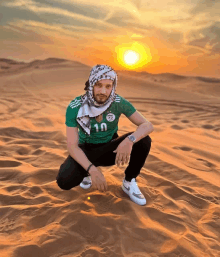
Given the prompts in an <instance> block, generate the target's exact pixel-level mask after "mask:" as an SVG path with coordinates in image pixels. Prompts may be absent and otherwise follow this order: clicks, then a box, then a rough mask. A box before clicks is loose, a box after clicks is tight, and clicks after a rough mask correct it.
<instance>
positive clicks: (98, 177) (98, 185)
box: [89, 165, 108, 192]
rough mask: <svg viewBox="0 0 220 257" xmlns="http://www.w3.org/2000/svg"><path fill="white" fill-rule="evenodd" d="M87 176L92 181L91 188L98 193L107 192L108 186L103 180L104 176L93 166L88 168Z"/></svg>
mask: <svg viewBox="0 0 220 257" xmlns="http://www.w3.org/2000/svg"><path fill="white" fill-rule="evenodd" d="M89 174H90V175H91V179H92V186H93V187H95V189H97V190H99V191H102V192H104V191H107V190H108V186H107V183H106V180H105V177H104V175H103V174H102V172H101V170H100V169H99V168H98V167H95V166H94V165H93V166H92V167H91V168H90V170H89Z"/></svg>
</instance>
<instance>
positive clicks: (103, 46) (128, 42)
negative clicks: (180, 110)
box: [0, 0, 220, 78]
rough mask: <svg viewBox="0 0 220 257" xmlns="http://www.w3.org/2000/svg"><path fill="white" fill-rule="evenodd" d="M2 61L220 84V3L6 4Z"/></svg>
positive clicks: (43, 0)
mask: <svg viewBox="0 0 220 257" xmlns="http://www.w3.org/2000/svg"><path fill="white" fill-rule="evenodd" d="M0 58H8V59H14V60H17V61H24V62H31V61H33V60H36V59H38V60H44V59H47V58H62V59H68V60H73V61H79V62H81V63H84V64H86V65H89V66H94V65H96V64H106V65H110V66H111V67H113V68H114V69H116V70H134V71H138V72H139V71H146V72H149V73H153V74H159V73H166V72H168V73H174V74H179V75H184V76H203V77H215V78H220V1H215V0H177V1H175V0H173V1H172V0H171V1H166V0H157V1H152V0H151V1H148V0H130V1H128V0H101V1H95V0H0ZM135 60H136V63H135Z"/></svg>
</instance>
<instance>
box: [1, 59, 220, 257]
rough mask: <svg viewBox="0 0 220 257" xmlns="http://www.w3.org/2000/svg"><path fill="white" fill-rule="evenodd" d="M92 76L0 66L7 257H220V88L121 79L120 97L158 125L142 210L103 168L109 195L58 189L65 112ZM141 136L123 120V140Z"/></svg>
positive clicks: (81, 70) (47, 67) (122, 75)
mask: <svg viewBox="0 0 220 257" xmlns="http://www.w3.org/2000/svg"><path fill="white" fill-rule="evenodd" d="M103 64H104V63H103ZM90 70H91V67H90V66H86V65H84V64H82V63H79V62H75V61H69V60H62V59H56V58H49V59H46V60H35V61H33V62H30V63H22V62H20V63H19V62H16V61H13V60H10V59H0V92H1V95H0V119H1V123H0V124H1V125H0V256H1V257H49V256H50V257H58V256H62V257H72V256H78V257H79V256H82V257H98V256H100V257H101V256H103V257H105V256H106V257H119V256H126V257H148V256H152V257H157V256H160V257H177V256H178V257H206V256H210V257H219V256H220V147H219V146H220V80H218V79H215V78H202V77H191V76H179V75H175V74H170V73H164V74H150V73H147V72H141V73H138V72H134V71H118V72H117V74H118V87H117V90H116V92H117V93H118V94H119V95H121V96H123V97H125V98H126V99H127V100H128V101H130V102H131V103H132V104H133V105H134V106H135V108H136V109H137V110H138V111H139V112H140V113H141V114H142V115H144V117H145V118H146V119H147V120H148V121H150V122H151V123H152V124H153V126H154V131H153V132H152V133H151V134H150V137H151V139H152V145H151V150H150V153H149V155H148V157H147V160H146V163H145V165H144V167H143V168H142V170H141V173H140V175H139V176H138V177H137V183H138V186H139V188H140V190H141V192H142V193H143V194H144V196H145V198H146V200H147V204H146V205H145V206H139V205H137V204H135V203H134V202H132V201H131V200H130V198H129V197H128V195H126V194H125V193H124V192H123V190H122V188H121V185H122V180H123V178H124V170H125V168H126V167H117V166H116V165H114V166H110V167H100V168H101V170H102V171H103V174H104V176H105V178H106V181H107V184H108V191H107V192H105V193H104V192H100V191H98V190H96V189H94V188H93V187H91V188H90V189H88V190H84V189H82V188H81V187H80V186H78V187H75V188H72V189H71V190H69V191H65V190H62V189H60V188H59V187H58V185H57V183H56V176H57V173H58V170H59V167H60V165H61V164H62V163H63V161H64V160H65V158H66V157H67V156H68V151H67V145H66V125H65V112H66V108H67V106H68V104H69V103H70V101H71V100H73V99H74V98H75V97H76V96H78V95H81V94H84V93H85V91H84V87H85V81H86V80H87V79H88V76H89V73H90ZM136 128H137V127H136V126H135V125H133V124H132V123H131V122H130V121H129V120H128V119H127V118H126V116H124V115H122V116H121V118H120V121H119V130H118V134H119V136H121V135H123V134H124V133H127V132H130V131H135V130H136ZM89 197H90V199H89Z"/></svg>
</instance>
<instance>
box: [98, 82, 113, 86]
mask: <svg viewBox="0 0 220 257" xmlns="http://www.w3.org/2000/svg"><path fill="white" fill-rule="evenodd" d="M96 84H97V85H102V84H101V83H100V82H97V83H96ZM106 86H112V84H107V85H106Z"/></svg>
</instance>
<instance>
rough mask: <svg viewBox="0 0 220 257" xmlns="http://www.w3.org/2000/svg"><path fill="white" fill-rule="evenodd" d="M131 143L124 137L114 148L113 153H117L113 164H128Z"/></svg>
mask: <svg viewBox="0 0 220 257" xmlns="http://www.w3.org/2000/svg"><path fill="white" fill-rule="evenodd" d="M132 147H133V143H132V142H131V141H130V140H129V139H128V138H125V139H124V140H123V141H122V142H121V143H120V144H119V145H118V147H117V148H116V150H115V151H113V152H114V153H117V155H116V159H115V164H116V165H117V166H119V165H120V164H121V163H122V165H124V163H125V164H128V163H129V161H130V155H131V151H132Z"/></svg>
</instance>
